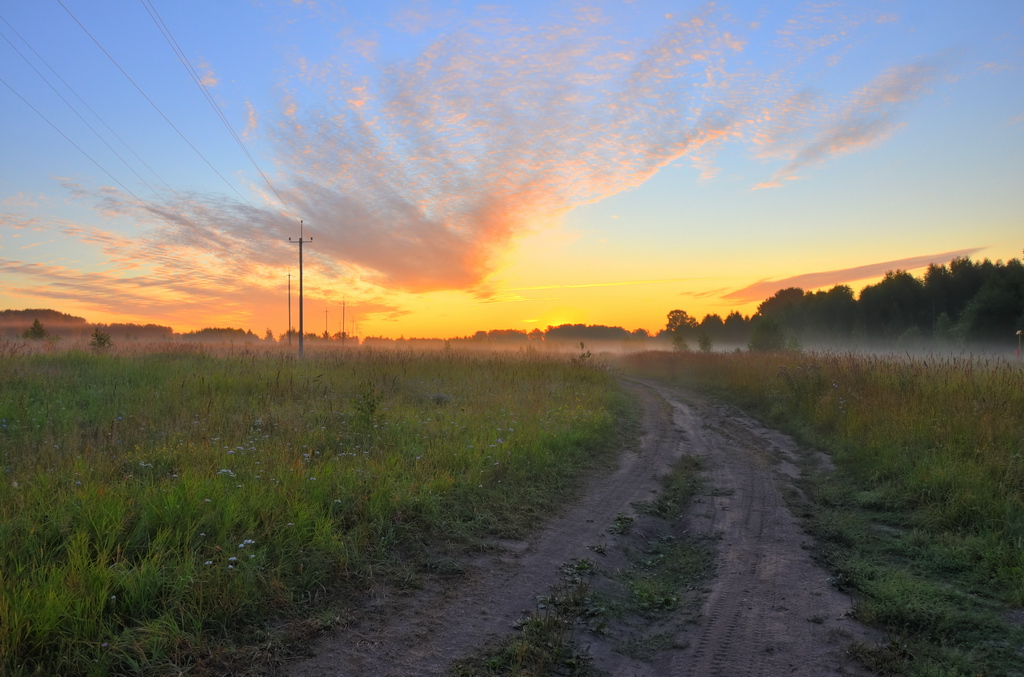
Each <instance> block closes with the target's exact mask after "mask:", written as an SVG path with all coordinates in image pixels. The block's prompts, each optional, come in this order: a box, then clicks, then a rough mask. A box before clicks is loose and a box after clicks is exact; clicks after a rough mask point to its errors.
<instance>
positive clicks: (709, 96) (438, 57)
mask: <svg viewBox="0 0 1024 677" xmlns="http://www.w3.org/2000/svg"><path fill="white" fill-rule="evenodd" d="M481 11H484V10H481ZM824 14H825V13H824V12H820V11H817V10H815V11H812V12H810V15H809V16H808V17H801V18H800V20H799V21H796V22H794V23H793V24H792V25H791V26H790V27H789V28H788V29H787V31H786V34H785V35H784V36H783V37H782V38H780V40H781V44H782V47H783V48H784V49H787V50H788V49H791V48H795V49H798V50H804V51H805V52H807V53H811V52H815V51H820V50H822V49H824V48H825V47H829V46H833V45H836V44H839V43H841V42H842V40H843V39H844V36H845V35H846V34H847V31H848V29H849V28H850V23H849V22H848V21H846V20H845V19H842V18H840V19H836V20H835V21H832V22H828V21H824V19H822V17H823V16H824ZM394 20H395V22H397V23H398V24H399V25H401V26H402V27H403V29H404V30H408V31H412V32H415V31H418V30H421V29H423V28H425V27H430V28H431V29H434V28H437V27H438V26H439V25H440V23H443V22H446V21H448V18H447V17H444V16H438V17H434V16H432V15H430V13H429V12H428V11H427V6H426V5H425V4H422V3H417V4H414V5H412V10H411V11H410V12H406V13H405V14H402V15H396V16H395V17H394ZM603 26H604V24H603V19H602V17H601V16H600V14H599V13H595V12H593V11H589V10H588V11H582V10H581V11H580V12H577V14H576V18H575V19H574V22H570V23H569V24H565V25H551V26H547V27H544V28H534V27H532V26H524V25H515V24H513V23H512V22H511V21H509V20H505V19H503V18H501V17H500V16H496V18H495V17H492V19H491V20H483V21H479V22H474V23H471V24H467V25H465V26H462V27H461V28H460V29H459V30H453V31H451V32H449V33H447V34H444V35H442V36H441V37H439V38H437V39H436V40H434V41H433V42H432V43H431V44H429V45H428V46H427V47H426V48H425V49H424V50H423V51H422V52H421V53H419V54H418V55H417V56H415V57H414V58H411V59H409V60H406V61H398V62H392V63H389V64H388V65H377V64H376V62H375V61H373V59H372V58H370V57H368V63H369V66H372V68H371V70H370V72H371V73H372V74H371V75H367V74H362V75H359V76H358V77H357V76H354V75H352V73H353V72H357V71H359V69H357V68H355V67H353V66H351V65H350V64H349V63H348V62H347V61H346V60H345V59H342V58H341V57H338V56H334V57H328V58H327V59H326V60H325V61H324V62H323V63H310V62H308V61H307V60H306V59H305V58H302V57H298V58H297V59H296V61H295V65H294V69H295V70H294V74H293V76H292V78H291V80H289V81H288V85H287V87H286V88H285V89H286V91H283V92H282V96H281V103H280V110H279V111H278V112H277V113H276V114H267V113H264V114H262V115H260V116H257V115H256V113H255V111H254V110H253V109H252V108H251V106H250V108H249V110H248V113H249V115H248V124H247V126H246V130H245V131H246V134H247V136H248V135H249V134H254V133H255V129H256V125H258V124H264V125H266V126H267V131H268V134H267V136H269V137H270V138H271V139H272V140H273V142H274V143H275V152H276V157H275V160H276V163H277V172H276V174H275V175H273V177H272V178H273V182H274V184H275V190H274V191H265V190H264V189H263V188H260V189H259V190H261V191H264V194H263V197H264V200H263V201H262V202H259V201H258V200H257V204H251V203H248V202H245V201H239V200H236V199H234V198H229V197H224V196H212V195H201V194H196V193H185V192H178V193H175V194H174V195H173V196H171V197H169V198H168V199H167V201H166V202H164V203H156V202H152V201H150V202H145V203H140V202H138V201H137V200H136V199H135V198H132V197H130V196H127V195H125V194H123V193H121V192H120V191H117V190H115V189H111V188H102V187H101V188H96V189H88V188H84V187H81V186H77V185H73V184H70V183H65V186H66V187H67V189H68V190H69V191H71V193H72V195H73V197H75V198H76V199H79V200H88V201H91V202H92V203H93V205H94V208H95V209H96V211H97V212H99V213H101V214H103V215H105V216H107V217H109V218H112V219H116V218H127V219H130V220H132V221H134V222H136V223H139V224H142V225H143V226H145V227H147V228H148V230H147V231H146V232H145V233H144V234H143V235H142V236H139V237H137V238H134V240H133V241H131V242H124V241H122V240H120V239H118V238H115V237H113V236H111V235H109V234H106V233H102V232H99V231H95V230H85V229H79V230H77V231H75V232H76V236H77V237H80V238H81V239H83V240H84V241H86V242H88V243H90V244H92V245H94V246H96V247H99V248H100V249H101V250H102V252H103V254H104V256H106V257H107V261H108V262H109V264H110V265H111V266H112V267H113V269H114V270H116V271H117V272H116V275H117V276H119V277H117V280H119V281H118V282H117V284H118V285H120V286H123V287H125V288H126V289H128V291H129V292H131V290H132V289H133V287H132V285H140V286H145V287H146V288H147V289H153V290H155V289H163V290H164V291H165V292H166V299H175V301H174V302H175V303H182V304H184V306H185V307H191V306H192V304H198V303H199V300H198V299H200V298H211V297H212V298H215V299H221V297H220V296H219V294H221V293H223V294H227V296H226V297H224V304H225V305H224V307H225V308H228V307H230V303H231V302H232V301H231V299H235V298H236V295H237V298H242V297H244V296H245V295H247V294H248V295H254V294H256V295H258V294H262V293H265V292H266V289H267V288H268V287H269V286H270V285H271V283H270V282H267V280H268V279H271V278H274V279H276V280H278V281H279V280H280V279H281V278H282V277H283V275H282V271H284V270H286V269H287V268H288V267H291V266H293V265H294V259H295V251H294V247H289V246H286V245H287V238H288V237H289V236H291V237H294V236H296V235H297V234H298V233H297V228H296V225H297V224H296V223H295V221H296V220H298V218H302V219H303V220H304V221H305V225H306V229H307V231H306V234H307V235H312V236H313V238H314V242H313V243H312V245H311V246H310V247H309V248H308V249H307V250H306V252H307V257H306V263H307V266H310V267H311V272H312V271H315V273H316V274H317V275H321V276H323V278H325V279H330V280H333V281H334V282H335V284H337V285H338V286H339V287H340V286H342V285H343V286H344V287H345V288H346V289H347V290H349V293H350V294H352V295H353V296H357V297H359V298H362V299H367V300H373V301H374V302H377V301H378V300H379V299H381V298H384V297H386V296H387V295H389V294H393V293H396V292H398V293H400V292H411V293H423V292H430V291H439V290H467V291H470V292H471V293H473V294H475V295H476V296H477V298H487V297H489V296H491V295H495V294H498V293H499V292H500V290H498V289H496V287H495V286H494V285H493V284H492V283H490V282H489V276H491V275H492V274H493V273H494V271H495V269H496V266H497V265H498V261H499V256H498V255H499V254H501V253H502V252H504V251H505V250H506V249H507V248H508V246H509V245H510V244H511V243H512V242H513V241H514V240H515V239H516V238H518V237H521V236H523V235H526V234H529V233H531V232H535V231H538V230H542V229H544V228H547V227H550V226H552V225H555V224H558V223H559V222H560V221H561V220H562V218H563V217H564V216H565V214H566V213H567V212H569V211H570V210H572V209H574V208H575V207H578V206H581V205H585V204H588V203H592V202H595V201H599V200H601V199H604V198H606V197H608V196H611V195H614V194H616V193H620V192H622V191H625V190H629V189H631V188H635V187H637V186H639V185H641V184H643V183H644V182H645V181H646V180H647V179H648V178H650V177H651V176H653V175H654V174H656V173H657V172H658V171H659V170H660V169H661V168H662V167H664V166H665V165H667V164H670V163H673V162H676V161H678V160H680V159H682V158H686V159H687V160H688V161H692V162H694V163H695V164H696V165H697V166H698V167H699V168H700V169H701V170H702V172H703V173H704V175H705V177H711V176H713V174H714V168H713V166H712V164H711V157H712V156H713V154H714V153H715V152H716V151H717V150H718V149H719V148H720V147H722V146H723V145H725V144H727V143H729V142H733V143H753V144H755V146H756V148H757V149H758V151H759V152H760V153H761V155H762V156H763V157H766V158H783V159H784V160H785V161H786V162H787V164H786V166H785V167H784V168H783V169H781V170H780V171H779V172H778V173H777V174H776V176H775V177H774V178H773V179H772V180H771V181H767V182H765V183H764V184H763V185H765V186H767V185H777V184H779V183H781V182H782V181H784V180H787V179H792V178H794V176H795V173H796V172H797V171H799V170H800V169H801V168H802V167H806V166H809V165H812V164H815V163H818V162H823V161H826V160H827V159H829V158H830V157H834V156H836V155H839V154H842V153H844V152H850V151H852V150H854V149H857V148H863V147H866V146H867V145H870V144H872V143H875V142H877V141H878V140H880V139H882V138H884V137H885V136H886V135H887V134H889V133H891V131H892V130H893V129H895V126H896V124H897V121H896V115H897V113H898V112H899V111H902V110H903V109H904V108H905V106H906V105H907V104H909V103H910V102H911V101H913V100H915V99H916V98H919V97H920V96H921V94H922V93H923V92H924V91H926V90H927V87H928V84H929V83H930V82H931V81H932V80H933V79H934V78H935V76H936V74H937V73H938V72H939V66H938V65H937V64H936V63H934V62H922V63H919V64H915V65H911V66H907V67H905V68H902V69H895V70H893V71H892V72H890V73H888V74H886V75H884V76H882V77H880V78H878V79H877V80H876V81H875V82H874V83H872V84H871V85H869V86H868V87H866V88H865V89H864V90H862V91H860V92H856V93H854V94H853V95H851V96H849V97H845V98H843V99H842V100H841V101H840V102H839V103H836V102H835V101H833V100H830V99H829V98H827V97H825V96H823V95H821V94H818V93H815V92H812V91H810V90H809V89H806V88H800V87H797V86H794V85H792V84H790V83H789V82H788V80H787V79H786V78H787V76H786V75H785V74H769V75H770V76H771V77H765V76H764V75H763V74H757V73H753V72H751V70H750V65H749V62H748V60H747V59H746V58H745V57H744V55H743V54H742V52H743V50H744V49H745V39H744V38H743V36H742V35H741V32H742V29H741V30H737V28H736V26H735V25H733V23H732V22H731V20H730V19H729V18H728V14H726V13H725V12H723V11H721V10H719V9H717V8H716V7H715V6H714V5H708V6H707V7H705V8H704V9H702V10H701V11H699V12H697V13H695V14H694V15H692V16H690V17H688V18H682V19H680V18H678V17H675V18H672V19H671V21H670V22H668V23H666V25H665V26H664V28H663V30H662V32H661V33H660V34H659V35H658V36H656V38H655V39H653V40H650V41H647V42H640V41H626V40H617V39H612V38H610V37H608V36H607V35H601V34H598V33H596V32H595V30H596V29H595V27H601V30H606V29H605V28H604V27H603ZM367 40H369V39H368V38H367ZM338 41H339V49H342V48H344V49H347V50H349V51H348V52H346V54H351V53H352V51H351V50H352V49H353V45H354V43H353V37H352V36H351V35H346V34H342V35H340V36H339V38H338ZM371 42H372V41H371ZM363 46H364V47H366V49H365V50H363V51H364V52H366V53H367V54H370V55H371V57H372V53H374V52H375V48H373V49H371V47H373V44H371V43H370V42H368V43H366V44H365V45H363ZM830 56H835V55H834V54H832V55H830ZM352 58H355V57H352ZM369 66H368V67H369ZM270 118H276V119H273V121H272V122H270V123H268V122H267V121H268V119H270ZM271 194H272V195H271ZM69 232H70V231H69ZM6 265H17V264H16V262H8V264H6ZM212 271H221V272H216V273H215V272H212ZM20 274H22V275H29V274H30V273H29V272H28V271H22V273H20ZM112 274H113V273H112ZM31 275H33V276H35V278H36V279H38V280H39V281H40V284H41V286H42V288H44V289H49V290H51V292H52V293H55V294H59V293H63V292H61V290H62V289H65V288H72V287H73V288H78V286H81V289H82V293H83V294H85V295H86V298H88V299H89V302H90V303H103V301H102V300H101V299H100V297H99V295H98V293H97V294H92V292H90V290H91V289H93V288H94V287H93V286H92V285H94V284H95V285H96V287H95V288H96V289H99V288H102V285H103V284H104V282H105V281H108V280H107V278H103V277H99V278H96V277H89V276H84V277H82V278H75V279H70V278H69V277H68V274H67V273H66V272H60V271H55V270H46V271H40V270H34V272H31ZM49 276H52V280H51V281H50V282H46V280H48V279H50V277H49ZM185 278H188V279H189V281H188V282H187V283H185V282H183V279H185ZM641 283H646V282H641ZM274 284H277V283H274ZM637 284H640V283H637ZM76 285H77V286H76ZM211 290H216V291H211ZM162 293H163V292H162ZM323 293H324V294H325V295H329V294H332V293H334V292H333V291H332V290H331V289H330V288H328V287H326V285H325V287H324V289H323ZM156 297H159V294H157V295H156ZM129 298H131V296H130V295H129ZM169 302H170V301H168V303H169ZM368 302H369V301H368ZM139 303H142V301H141V300H140V301H139ZM218 303H220V301H218ZM380 306H381V308H382V310H381V311H380V312H381V313H389V314H392V315H393V314H394V313H400V312H402V309H401V308H398V307H396V306H394V305H391V306H389V305H388V304H387V303H384V302H381V303H380Z"/></svg>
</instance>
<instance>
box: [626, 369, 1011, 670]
mask: <svg viewBox="0 0 1024 677" xmlns="http://www.w3.org/2000/svg"><path fill="white" fill-rule="evenodd" d="M622 364H623V366H624V368H626V369H628V370H629V371H631V372H633V373H636V374H640V375H643V376H646V377H650V378H655V379H659V380H662V381H665V382H669V383H676V384H680V385H686V386H688V387H693V388H697V389H700V390H703V391H705V392H709V393H712V394H715V395H717V396H719V397H721V398H723V399H726V400H728V401H731V402H733V403H735V404H737V405H739V406H740V407H742V408H744V409H747V410H749V411H751V412H753V413H755V414H757V415H759V416H760V417H761V418H763V419H765V420H767V421H769V422H770V423H772V424H773V425H776V426H778V427H781V428H783V429H787V430H789V431H790V432H792V433H794V434H796V435H797V436H798V437H800V438H801V439H803V440H804V441H806V442H809V443H811V444H813V445H815V446H817V447H819V448H821V449H823V450H825V451H828V452H830V453H831V454H832V456H833V459H834V460H835V461H836V463H837V465H838V471H837V472H836V473H834V474H833V475H832V476H829V477H814V478H811V480H810V481H808V482H807V485H806V486H805V487H804V489H805V491H806V493H807V494H808V495H809V496H810V502H809V503H807V504H805V505H802V506H797V507H798V509H799V510H801V511H802V512H803V516H804V517H806V518H807V521H808V522H807V523H808V525H809V528H810V529H811V530H812V531H813V532H814V533H815V535H816V536H817V537H818V539H819V542H820V547H819V550H818V555H819V556H820V557H821V559H822V560H823V561H824V562H825V563H826V564H827V565H828V566H829V567H831V568H832V570H833V572H834V574H835V578H834V580H835V582H836V584H837V585H838V586H840V587H841V588H842V589H845V590H849V591H850V592H851V593H853V594H854V596H855V599H856V607H855V608H856V613H857V616H858V617H859V618H860V619H861V620H863V621H865V622H868V623H870V624H873V625H876V626H878V627H881V628H883V629H885V630H886V631H887V632H888V635H889V637H890V641H889V643H888V644H887V645H884V646H880V647H859V648H858V649H857V651H858V652H859V653H860V655H861V658H862V659H863V660H864V661H865V662H866V663H867V664H869V665H870V666H872V667H873V668H875V669H876V670H878V671H879V672H880V673H881V674H892V675H1022V674H1024V609H1022V606H1024V369H1022V367H1021V365H1020V364H1019V363H1009V362H1005V361H1000V360H984V359H971V358H957V359H934V358H929V359H911V358H907V357H904V358H897V357H869V356H855V355H846V354H842V355H841V354H834V355H830V354H803V353H796V352H778V353H750V352H742V353H741V352H737V353H728V354H725V353H711V354H703V353H700V354H698V353H685V352H682V353H665V352H661V353H640V354H635V355H630V356H624V357H623V358H622Z"/></svg>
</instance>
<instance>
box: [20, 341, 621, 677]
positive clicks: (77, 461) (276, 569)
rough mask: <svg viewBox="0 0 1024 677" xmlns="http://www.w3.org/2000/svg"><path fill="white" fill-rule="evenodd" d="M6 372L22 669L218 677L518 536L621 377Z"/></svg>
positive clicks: (541, 362) (462, 361) (525, 361)
mask: <svg viewBox="0 0 1024 677" xmlns="http://www.w3.org/2000/svg"><path fill="white" fill-rule="evenodd" d="M0 373H2V375H3V377H2V380H0V467H2V469H3V481H2V482H0V544H3V547H2V548H0V666H4V667H5V669H6V670H7V671H8V672H10V673H12V674H33V673H45V674H51V673H56V674H111V673H123V672H132V671H137V670H142V671H145V672H147V674H148V673H154V674H159V673H177V672H178V671H179V670H182V669H189V668H191V669H193V670H194V671H198V672H202V671H203V670H204V669H205V670H207V671H216V670H217V669H218V668H216V665H217V660H219V658H218V656H219V653H218V652H220V651H221V646H222V645H224V644H225V643H239V642H240V643H242V644H244V643H245V642H246V641H249V642H250V644H251V643H253V642H255V640H256V639H258V638H259V631H258V630H252V629H253V628H256V629H258V628H261V627H264V626H265V625H266V623H267V620H268V618H273V617H277V618H279V619H288V618H294V617H296V616H301V615H302V614H309V613H312V611H311V609H315V607H316V602H317V601H318V600H319V599H322V598H323V597H324V594H325V593H326V592H330V593H331V594H332V595H335V596H337V595H343V594H345V593H346V592H354V591H358V590H360V589H363V588H365V587H366V586H367V585H369V584H371V583H372V582H373V581H374V580H375V579H377V578H379V577H382V576H388V575H389V574H390V572H393V571H394V569H395V566H396V563H399V564H400V560H401V558H402V556H403V553H405V554H408V553H409V552H414V551H416V550H417V549H420V550H422V549H423V548H424V547H425V544H428V543H430V542H431V541H443V540H447V539H460V538H461V539H466V538H471V537H475V536H480V535H482V534H484V533H499V534H516V533H521V532H522V531H523V530H524V529H525V528H527V526H528V525H529V524H530V523H531V522H532V521H534V520H536V518H537V517H538V515H540V514H541V513H542V512H543V511H544V510H546V509H548V508H550V506H551V504H552V501H553V500H555V499H553V497H556V496H557V494H558V492H559V491H561V490H564V489H566V488H568V487H569V485H570V483H571V479H572V477H573V476H574V475H577V474H578V473H579V471H580V469H581V468H584V467H586V466H588V465H591V464H592V462H593V460H594V458H593V454H595V453H596V451H595V450H597V449H599V448H600V446H601V440H602V439H605V438H607V437H608V435H609V433H610V432H611V430H612V427H613V423H614V420H613V419H614V416H613V414H612V411H611V408H612V406H613V397H614V395H613V393H614V390H615V389H614V388H613V387H612V380H611V377H610V376H609V375H608V374H607V373H606V371H605V370H603V369H601V368H595V367H593V366H592V365H591V364H589V362H588V361H580V360H575V361H569V360H566V359H564V358H557V357H546V358H539V357H535V356H531V355H529V354H519V355H510V354H504V355H502V354H490V355H487V354H483V355H481V354H475V355H464V354H458V353H455V352H451V351H446V352H434V353H423V354H413V353H408V352H379V351H377V352H375V351H370V350H352V351H343V352H330V351H325V352H316V351H309V352H308V353H307V359H305V360H302V361H298V360H295V359H294V358H293V357H292V356H290V355H286V354H283V353H281V352H278V351H269V352H258V351H254V350H251V349H237V350H229V351H221V352H219V353H218V352H216V351H211V350H208V349H204V348H201V347H189V348H183V347H180V346H177V347H176V346H164V347H162V348H160V349H156V348H150V349H146V350H142V349H136V350H128V351H121V352H117V351H111V352H106V353H101V354H100V353H90V352H82V351H73V350H72V351H65V352H60V351H58V352H46V351H27V350H19V349H10V350H6V351H0ZM247 633H248V634H247Z"/></svg>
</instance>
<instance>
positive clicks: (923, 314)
mask: <svg viewBox="0 0 1024 677" xmlns="http://www.w3.org/2000/svg"><path fill="white" fill-rule="evenodd" d="M30 324H31V326H29V325H30ZM26 327H27V328H26ZM1022 329H1024V264H1022V263H1021V261H1020V259H1011V260H1009V261H1007V262H1005V263H1003V262H1002V261H995V262H992V261H990V260H988V259H983V260H981V261H972V260H971V259H970V258H968V257H962V258H956V259H953V260H952V261H950V262H949V263H948V264H941V265H936V264H932V265H930V266H928V268H927V269H926V270H925V272H924V274H923V276H921V277H915V276H914V275H911V274H910V273H908V272H906V271H903V270H894V271H890V272H888V273H886V274H885V277H883V278H882V280H881V281H879V282H877V283H876V284H872V285H868V286H866V287H864V288H863V289H861V291H860V294H854V291H853V289H852V288H851V287H849V286H848V285H836V286H834V287H832V288H831V289H829V290H827V291H813V292H809V291H804V290H803V289H800V288H799V287H789V288H786V289H780V290H778V291H777V292H776V293H775V294H773V295H772V296H771V297H770V298H768V299H765V300H764V301H762V302H761V303H760V305H758V307H757V310H756V312H755V313H754V314H753V315H750V316H744V315H742V314H740V313H739V312H737V311H732V312H730V313H728V314H727V315H726V316H725V317H724V318H723V317H721V316H720V315H718V314H717V313H711V314H708V315H705V316H704V318H703V319H702V320H699V321H698V320H697V318H695V317H693V316H691V315H690V314H689V313H687V312H686V311H685V310H679V309H677V310H672V311H670V312H669V313H668V316H667V322H666V324H665V327H664V328H663V329H660V330H659V331H657V332H656V333H654V334H651V333H649V332H648V331H647V330H645V329H634V330H632V331H630V330H628V329H625V328H623V327H618V326H609V325H600V324H597V325H589V324H562V325H558V326H549V327H547V328H546V329H540V328H539V327H538V328H535V329H532V330H530V331H526V330H521V329H492V330H490V331H478V332H476V333H475V334H472V335H468V336H460V337H454V338H448V339H433V338H431V339H427V338H422V339H418V338H411V339H406V338H404V337H403V338H399V339H387V338H382V337H369V338H365V339H360V338H358V337H355V336H350V335H348V334H345V335H342V334H341V333H336V334H334V335H328V334H327V332H326V331H325V332H324V334H323V335H322V336H321V335H318V334H313V333H307V334H306V336H305V337H304V338H306V339H307V340H313V341H317V340H319V341H332V342H335V341H336V342H339V343H340V342H342V341H343V340H345V341H348V343H347V345H352V346H356V345H359V344H360V343H364V344H367V345H377V346H382V347H383V346H388V345H393V346H402V345H408V346H418V347H432V346H434V345H435V344H437V345H449V346H451V345H453V344H454V345H465V346H485V345H492V346H507V347H515V346H527V345H531V344H533V345H540V344H544V345H555V346H573V345H575V344H578V343H581V342H583V343H586V344H589V345H593V346H595V347H600V346H602V345H609V344H618V345H622V346H624V347H625V346H634V347H641V346H643V347H650V348H657V347H666V346H668V345H669V344H671V345H673V346H674V347H676V348H683V349H686V348H699V349H703V350H711V349H713V348H718V349H722V348H726V349H729V348H737V347H749V348H753V349H781V348H787V347H790V348H794V347H800V346H816V345H817V346H834V347H839V348H843V347H865V348H880V349H886V348H890V349H891V348H898V349H917V348H926V347H936V348H955V347H958V346H967V345H972V346H973V345H991V346H1009V345H1013V346H1014V347H1016V343H1015V341H1014V338H1015V336H1016V334H1017V332H1018V331H1021V330H1022ZM90 332H91V336H92V338H93V339H94V340H96V339H97V337H102V336H106V337H107V342H108V343H109V341H110V340H117V341H120V340H147V341H152V340H162V341H167V340H185V341H218V342H225V341H230V342H250V341H252V342H255V341H261V340H262V341H275V340H276V341H278V342H286V341H288V339H289V332H284V333H282V334H281V335H280V336H279V337H275V336H274V333H273V332H272V331H271V330H270V329H267V331H266V334H265V336H263V337H262V338H261V337H259V336H257V335H256V334H254V333H253V332H252V330H243V329H233V328H230V327H228V328H216V327H208V328H205V329H200V330H198V331H192V332H186V333H183V334H176V333H175V332H174V330H173V329H172V328H171V327H166V326H162V325H156V324H145V325H142V324H133V323H113V324H92V323H89V322H87V321H86V320H85V319H84V318H81V317H76V316H73V315H68V314H65V313H61V312H59V311H56V310H50V309H29V310H2V311H0V336H3V335H6V336H10V337H24V338H36V339H38V338H52V337H68V338H83V337H89V336H90ZM295 334H296V332H295V331H294V330H293V331H292V332H291V335H292V336H295Z"/></svg>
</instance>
